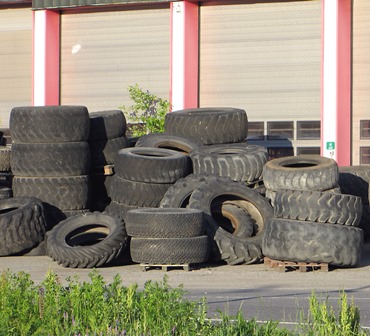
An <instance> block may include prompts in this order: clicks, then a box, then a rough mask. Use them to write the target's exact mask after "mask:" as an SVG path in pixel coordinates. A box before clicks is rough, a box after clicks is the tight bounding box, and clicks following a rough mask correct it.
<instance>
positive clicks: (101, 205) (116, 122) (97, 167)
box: [88, 110, 129, 211]
mask: <svg viewBox="0 0 370 336" xmlns="http://www.w3.org/2000/svg"><path fill="white" fill-rule="evenodd" d="M89 117H90V133H89V139H88V142H89V146H90V152H91V173H90V178H91V189H92V193H91V195H92V196H91V210H92V211H103V210H104V209H105V208H106V207H107V206H108V205H109V203H110V198H109V196H108V192H107V188H108V185H109V183H110V180H111V179H112V175H113V172H111V171H113V169H114V157H115V155H116V153H117V152H118V151H119V150H120V149H122V148H127V147H129V142H128V139H127V137H126V128H127V124H126V118H125V115H124V114H123V113H122V111H121V110H109V111H98V112H92V113H90V114H89ZM107 165H112V169H110V170H109V173H107V172H106V171H105V169H104V167H105V166H107Z"/></svg>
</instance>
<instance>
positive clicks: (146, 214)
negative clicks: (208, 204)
mask: <svg viewBox="0 0 370 336" xmlns="http://www.w3.org/2000/svg"><path fill="white" fill-rule="evenodd" d="M125 223H126V230H127V234H128V235H129V236H132V237H142V238H188V237H197V236H201V235H203V234H204V219H203V212H202V211H200V210H195V209H180V208H166V209H163V208H162V209H161V208H149V209H148V208H145V209H136V210H131V211H129V212H128V213H127V216H126V220H125Z"/></svg>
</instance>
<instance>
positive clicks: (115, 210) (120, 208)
mask: <svg viewBox="0 0 370 336" xmlns="http://www.w3.org/2000/svg"><path fill="white" fill-rule="evenodd" d="M138 208H139V207H138V206H135V205H130V204H124V203H119V202H116V201H113V200H112V201H111V202H110V203H109V205H108V206H107V207H106V208H105V212H107V213H109V214H111V215H113V216H116V217H118V218H120V219H122V220H123V221H125V222H126V216H127V213H128V212H129V211H130V210H134V209H138Z"/></svg>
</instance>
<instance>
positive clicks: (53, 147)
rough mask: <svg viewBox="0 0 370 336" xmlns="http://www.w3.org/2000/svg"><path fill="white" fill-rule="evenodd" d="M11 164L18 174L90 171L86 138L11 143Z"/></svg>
mask: <svg viewBox="0 0 370 336" xmlns="http://www.w3.org/2000/svg"><path fill="white" fill-rule="evenodd" d="M11 167H12V172H13V174H14V175H19V176H40V177H46V176H77V175H87V174H88V173H89V172H90V149H89V144H88V143H87V142H86V141H79V142H61V143H14V144H13V145H12V154H11Z"/></svg>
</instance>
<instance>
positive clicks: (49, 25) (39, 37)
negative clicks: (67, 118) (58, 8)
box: [32, 10, 60, 106]
mask: <svg viewBox="0 0 370 336" xmlns="http://www.w3.org/2000/svg"><path fill="white" fill-rule="evenodd" d="M59 30H60V18H59V13H58V12H53V11H50V10H40V11H34V12H33V39H32V104H33V105H35V106H43V105H59V78H60V76H59V58H60V57H59V54H60V53H59V48H60V43H59V42H60V41H59V40H60V38H59Z"/></svg>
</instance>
